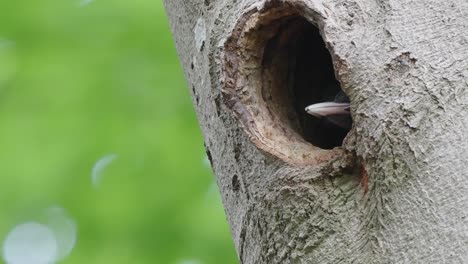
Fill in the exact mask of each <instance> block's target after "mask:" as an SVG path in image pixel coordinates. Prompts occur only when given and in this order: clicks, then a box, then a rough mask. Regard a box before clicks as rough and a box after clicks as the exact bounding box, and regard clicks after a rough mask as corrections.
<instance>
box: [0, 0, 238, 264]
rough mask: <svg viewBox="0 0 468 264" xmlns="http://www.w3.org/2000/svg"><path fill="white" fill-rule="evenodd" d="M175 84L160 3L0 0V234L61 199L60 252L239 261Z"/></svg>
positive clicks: (178, 74)
mask: <svg viewBox="0 0 468 264" xmlns="http://www.w3.org/2000/svg"><path fill="white" fill-rule="evenodd" d="M185 86H186V84H185V80H184V76H183V73H182V70H181V67H180V65H179V62H178V59H177V55H176V52H175V48H174V43H173V40H172V37H171V34H170V31H169V26H168V23H167V17H166V15H165V13H164V8H163V5H162V3H161V1H152V0H134V1H128V0H95V1H90V0H66V1H64V0H61V1H58V0H39V1H29V0H18V1H0V146H1V148H2V150H1V151H0V173H1V177H0V190H1V191H0V216H1V218H0V238H1V239H2V240H3V238H4V237H5V236H6V235H7V233H8V232H9V230H11V228H12V227H14V226H15V225H17V224H19V223H21V222H23V221H27V220H29V219H30V218H31V217H35V215H37V214H38V212H40V211H41V210H43V209H44V208H47V207H49V206H54V205H58V206H60V207H63V208H65V209H66V210H67V212H68V213H69V215H71V216H72V217H73V218H74V220H75V221H76V223H77V226H78V240H77V243H76V246H75V248H74V249H73V251H72V253H71V254H70V255H69V256H68V257H67V258H66V259H65V260H64V261H62V262H61V263H80V264H82V263H113V264H118V263H125V264H127V263H152V264H154V263H162V264H171V263H174V264H183V263H200V264H209V263H213V264H220V263H223V264H224V263H237V260H236V257H235V253H234V247H233V244H232V240H231V237H230V233H229V228H228V225H227V223H226V219H225V215H224V211H223V208H222V205H221V201H220V197H219V193H218V189H217V187H216V185H215V183H214V177H213V176H212V174H211V169H210V167H209V165H208V164H206V162H205V161H204V158H205V153H204V149H203V142H202V136H201V133H200V129H199V126H198V124H197V121H196V117H195V114H194V111H193V107H192V103H191V99H190V97H189V93H188V91H187V89H186V87H185ZM111 153H114V154H116V155H117V158H116V159H115V160H114V161H112V162H111V163H110V164H109V165H108V166H107V167H106V168H105V169H103V171H102V175H100V177H101V178H100V182H99V183H98V184H96V185H93V184H92V181H91V170H92V168H93V166H94V164H95V163H96V162H97V161H98V160H99V159H100V158H102V157H103V156H105V155H108V154H111ZM2 240H0V243H1V241H2Z"/></svg>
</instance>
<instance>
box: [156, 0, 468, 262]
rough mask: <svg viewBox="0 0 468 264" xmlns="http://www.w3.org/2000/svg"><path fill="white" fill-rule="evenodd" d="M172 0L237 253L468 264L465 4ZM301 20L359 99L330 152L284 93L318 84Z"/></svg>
mask: <svg viewBox="0 0 468 264" xmlns="http://www.w3.org/2000/svg"><path fill="white" fill-rule="evenodd" d="M165 5H166V9H167V12H168V15H169V18H170V22H171V27H172V32H173V35H174V39H175V42H176V45H177V49H178V52H179V56H180V60H181V63H182V65H183V67H184V69H185V75H186V78H187V81H188V84H189V86H190V88H191V89H190V90H191V92H192V97H193V103H194V105H195V109H196V111H197V114H198V118H199V121H200V125H201V128H202V130H203V134H204V137H205V142H206V143H205V144H206V150H207V153H208V157H209V158H210V160H211V162H212V166H213V169H214V171H215V174H216V177H217V182H218V185H219V187H220V190H221V193H222V197H223V202H224V207H225V211H226V214H227V218H228V221H229V223H230V226H231V231H232V237H233V239H234V242H235V246H236V250H237V253H238V256H239V259H240V262H241V263H468V210H467V208H468V137H467V133H468V132H467V131H468V88H467V86H468V37H467V36H468V19H467V17H468V2H467V1H465V0H445V1H441V0H289V1H279V0H278V1H274V0H218V1H213V0H204V1H201V0H198V1H194V0H190V1H188V0H166V1H165ZM305 21H307V23H310V25H313V26H314V27H316V28H318V30H319V32H320V35H321V37H322V39H323V41H324V43H325V44H326V47H327V49H328V51H329V54H330V55H331V58H332V61H333V65H334V71H335V75H336V78H337V79H338V80H339V82H340V84H341V88H342V89H343V90H344V91H345V92H346V93H347V94H348V96H349V97H350V99H351V109H352V117H353V121H354V123H353V128H352V130H351V131H350V132H349V133H348V135H347V136H346V138H345V140H344V142H343V145H342V146H341V147H336V148H334V149H326V148H323V147H322V148H321V147H319V144H318V143H314V142H313V140H311V139H309V138H308V135H309V133H315V134H317V136H316V137H318V136H319V135H320V134H321V130H320V129H319V128H318V127H317V126H314V125H312V126H311V128H310V129H305V127H306V126H304V125H303V123H300V122H299V121H298V120H301V118H302V117H301V113H300V112H299V111H297V109H296V108H295V104H297V103H298V101H297V98H296V99H295V98H294V95H295V93H291V92H288V91H289V90H288V89H296V90H297V91H302V90H299V89H303V88H297V87H299V86H301V87H302V86H304V85H306V84H307V82H308V81H309V82H310V89H311V91H312V90H314V89H321V88H320V87H317V85H318V84H320V82H319V81H317V82H316V83H314V81H313V80H312V79H311V80H309V79H307V78H306V77H304V78H302V79H300V80H299V79H297V78H296V79H294V78H293V81H291V78H292V77H291V76H293V74H294V72H296V73H297V71H295V68H294V67H293V65H294V63H291V60H294V62H295V63H297V61H298V58H300V57H301V56H302V55H301V52H305V53H307V52H312V53H313V52H314V50H313V49H315V48H314V46H310V49H308V48H307V47H305V48H304V47H302V48H300V47H299V46H297V45H299V44H300V43H306V42H301V41H302V40H301V36H302V35H304V34H306V33H307V32H309V31H306V29H304V27H308V26H304V25H305V24H304V22H305ZM307 23H306V24H307ZM307 34H309V33H307ZM311 34H312V33H311ZM272 39H274V41H272ZM306 46H307V45H306ZM289 50H298V51H297V52H296V53H294V54H293V53H290V52H289ZM317 52H318V51H317ZM311 71H314V70H313V69H311ZM297 74H299V75H300V73H297ZM304 76H305V75H304ZM311 76H314V75H313V74H312V75H311ZM313 78H319V75H317V77H313ZM292 82H295V83H293V84H291V83H292ZM291 87H292V88H291ZM310 96H312V97H311V98H316V97H313V96H314V95H310ZM296 97H297V93H296ZM295 109H296V110H295ZM322 134H323V133H322ZM314 137H315V136H314Z"/></svg>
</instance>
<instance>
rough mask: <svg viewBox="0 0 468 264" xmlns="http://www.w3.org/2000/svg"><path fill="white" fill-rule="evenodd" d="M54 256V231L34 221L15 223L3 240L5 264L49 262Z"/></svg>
mask: <svg viewBox="0 0 468 264" xmlns="http://www.w3.org/2000/svg"><path fill="white" fill-rule="evenodd" d="M56 256H57V240H56V239H55V236H54V233H53V232H52V230H51V229H50V228H48V227H47V226H45V225H42V224H39V223H36V222H27V223H23V224H20V225H17V226H16V227H15V228H13V230H11V231H10V233H9V234H8V235H7V237H6V238H5V241H4V242H3V259H4V260H5V262H6V263H7V264H51V263H53V262H54V261H55V259H56Z"/></svg>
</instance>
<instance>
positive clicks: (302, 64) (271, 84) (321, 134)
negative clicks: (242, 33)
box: [262, 16, 349, 149]
mask: <svg viewBox="0 0 468 264" xmlns="http://www.w3.org/2000/svg"><path fill="white" fill-rule="evenodd" d="M278 23H279V25H278V27H277V33H276V34H275V35H274V36H273V37H272V38H270V39H269V40H268V41H267V43H266V46H265V49H264V54H263V62H262V68H263V77H264V80H263V83H264V85H263V92H262V93H263V96H264V99H266V100H267V101H270V102H271V105H270V108H271V109H275V111H276V112H277V114H278V115H279V116H280V119H281V120H282V122H285V123H288V124H289V126H290V127H292V129H293V130H294V131H296V132H297V133H298V134H299V135H300V136H301V137H302V138H303V139H304V140H306V141H307V142H309V143H311V144H313V145H314V146H316V147H319V148H322V149H332V148H334V147H338V146H341V145H342V142H343V139H344V138H345V137H346V135H347V133H348V132H349V129H345V128H342V127H339V126H336V125H334V124H333V123H331V122H329V120H328V119H327V118H317V117H314V116H311V115H309V114H308V113H307V112H306V111H305V108H306V107H307V106H309V105H311V104H315V103H320V102H327V101H334V99H335V96H336V95H337V94H338V93H339V92H340V91H342V90H341V87H340V82H339V81H338V80H337V79H336V77H335V73H334V69H333V62H332V58H331V55H330V53H329V51H328V49H327V47H326V46H325V43H324V42H323V39H322V37H321V35H320V32H319V30H318V28H317V27H315V26H314V25H313V24H311V23H310V22H308V21H307V20H306V19H305V18H303V17H301V16H293V17H286V18H282V19H280V21H278Z"/></svg>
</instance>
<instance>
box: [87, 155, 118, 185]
mask: <svg viewBox="0 0 468 264" xmlns="http://www.w3.org/2000/svg"><path fill="white" fill-rule="evenodd" d="M116 158H117V154H109V155H106V156H104V157H102V158H100V159H99V160H98V161H96V163H95V164H94V166H93V169H92V170H91V182H92V183H93V185H94V186H98V185H99V184H100V182H101V178H102V172H103V171H104V169H106V168H107V167H108V166H109V165H110V164H111V163H112V161H114V160H115V159H116Z"/></svg>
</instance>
